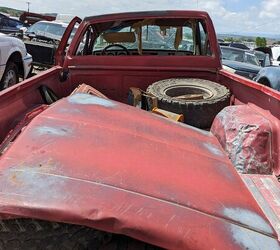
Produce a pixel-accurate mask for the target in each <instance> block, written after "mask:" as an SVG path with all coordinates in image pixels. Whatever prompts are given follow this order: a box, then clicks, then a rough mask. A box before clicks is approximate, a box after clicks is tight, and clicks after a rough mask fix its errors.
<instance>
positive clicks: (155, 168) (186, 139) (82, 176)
mask: <svg viewBox="0 0 280 250" xmlns="http://www.w3.org/2000/svg"><path fill="white" fill-rule="evenodd" d="M0 168H1V176H0V190H1V192H0V202H1V207H0V212H1V214H3V216H4V215H7V214H8V215H13V216H25V217H26V216H27V217H34V218H40V219H48V220H55V221H63V222H69V223H75V224H82V225H87V226H90V227H95V228H98V229H102V230H105V231H110V232H116V233H121V234H125V235H128V236H131V237H134V238H136V239H140V240H143V241H146V242H149V243H151V244H155V245H158V246H161V247H165V248H172V249H187V248H190V249H209V248H216V249H224V248H225V247H228V248H232V249H241V248H246V247H248V248H250V247H251V246H255V245H254V244H255V242H259V243H260V244H263V245H267V246H269V249H279V245H278V244H279V243H278V242H277V241H276V240H275V237H277V235H276V233H275V231H274V230H273V228H272V227H271V225H270V224H269V222H268V220H267V219H266V217H265V216H264V214H263V212H262V211H261V209H260V208H259V206H258V205H257V203H256V201H255V200H254V198H253V197H252V195H251V194H250V192H249V191H248V189H247V188H246V186H245V184H244V183H243V182H242V180H241V178H240V177H239V175H238V174H237V172H236V171H235V169H234V168H233V166H232V165H231V163H230V162H229V160H228V158H227V156H226V155H225V153H224V152H223V150H222V148H221V146H220V145H219V143H218V141H217V139H216V138H215V137H214V136H213V135H212V134H211V133H208V132H204V131H202V130H197V129H195V128H192V127H189V126H186V125H182V124H178V123H175V122H172V121H169V120H167V119H165V118H162V117H157V116H155V115H152V114H149V113H147V112H145V111H141V110H136V109H135V108H134V107H130V106H127V105H123V104H120V103H118V102H113V101H111V100H108V99H102V98H99V97H96V96H91V95H87V94H82V93H78V94H75V95H73V96H70V97H68V98H67V99H63V100H61V101H59V102H57V103H56V104H54V105H53V106H52V107H51V108H49V109H48V110H46V111H44V112H42V113H41V114H39V115H38V116H37V117H36V118H35V119H34V120H33V121H32V122H31V123H30V124H29V126H27V127H26V129H25V130H24V131H23V132H22V134H21V135H20V136H19V137H18V138H17V140H16V141H15V142H14V144H13V146H12V147H10V148H9V149H8V150H7V151H6V152H5V154H4V155H3V156H2V157H1V162H0ZM241 194H242V195H241Z"/></svg>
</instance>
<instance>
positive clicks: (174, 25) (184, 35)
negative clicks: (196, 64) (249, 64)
mask: <svg viewBox="0 0 280 250" xmlns="http://www.w3.org/2000/svg"><path fill="white" fill-rule="evenodd" d="M76 55H83V56H88V55H92V56H120V55H134V56H136V55H159V56H160V55H164V56H166V55H171V56H172V55H176V56H180V55H182V56H192V55H193V56H211V55H212V52H211V50H210V45H209V40H208V34H207V30H206V27H205V24H204V22H203V20H196V19H179V18H178V19H176V18H173V19H170V18H168V19H143V20H128V21H119V22H117V21H116V22H108V23H99V24H96V25H91V26H89V27H88V28H87V30H86V32H85V33H84V35H83V38H82V40H81V42H80V44H79V46H78V49H77V51H76Z"/></svg>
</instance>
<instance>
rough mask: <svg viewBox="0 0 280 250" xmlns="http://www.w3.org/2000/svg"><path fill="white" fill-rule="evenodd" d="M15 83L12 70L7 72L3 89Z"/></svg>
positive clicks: (14, 75) (15, 78)
mask: <svg viewBox="0 0 280 250" xmlns="http://www.w3.org/2000/svg"><path fill="white" fill-rule="evenodd" d="M16 83H17V75H16V72H15V71H14V70H12V69H10V70H8V71H7V73H6V76H5V79H4V86H3V87H4V89H5V88H8V87H10V86H12V85H14V84H16Z"/></svg>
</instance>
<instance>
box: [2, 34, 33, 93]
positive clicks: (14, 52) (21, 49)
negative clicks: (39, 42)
mask: <svg viewBox="0 0 280 250" xmlns="http://www.w3.org/2000/svg"><path fill="white" fill-rule="evenodd" d="M31 68H32V56H31V55H29V54H28V53H27V50H26V48H25V45H24V43H23V42H22V41H21V40H20V39H18V38H15V37H9V36H7V35H5V34H2V33H0V79H1V81H0V90H2V89H5V88H7V87H9V86H12V85H14V84H16V83H18V82H19V78H20V77H21V78H23V79H26V78H27V76H28V74H29V73H30V70H31Z"/></svg>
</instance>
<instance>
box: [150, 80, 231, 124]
mask: <svg viewBox="0 0 280 250" xmlns="http://www.w3.org/2000/svg"><path fill="white" fill-rule="evenodd" d="M147 92H148V93H149V94H151V95H153V96H155V97H157V99H158V107H159V108H160V109H164V110H167V111H170V112H174V113H177V114H183V115H184V122H185V123H186V124H189V125H191V126H194V127H197V128H202V129H207V128H210V127H211V124H212V122H213V120H214V118H215V116H216V115H217V114H218V113H219V112H220V111H221V110H222V109H223V108H224V107H226V106H228V105H229V104H230V91H229V90H228V89H227V88H226V87H224V86H222V85H220V84H218V83H215V82H211V81H208V80H202V79H192V78H190V79H184V78H182V79H179V78H178V79H177V78H172V79H167V80H162V81H158V82H155V83H154V84H152V85H150V86H149V87H148V89H147ZM184 95H188V98H190V97H192V98H193V97H194V98H193V99H184V98H183V97H182V98H178V96H184Z"/></svg>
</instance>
